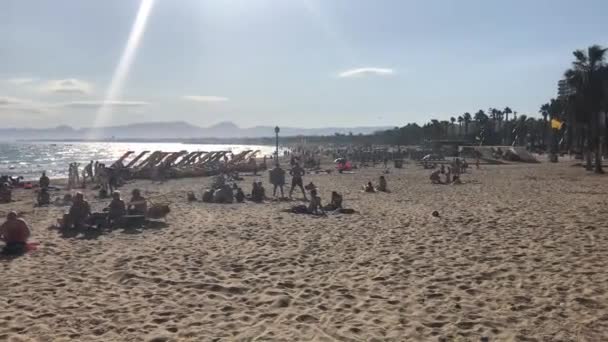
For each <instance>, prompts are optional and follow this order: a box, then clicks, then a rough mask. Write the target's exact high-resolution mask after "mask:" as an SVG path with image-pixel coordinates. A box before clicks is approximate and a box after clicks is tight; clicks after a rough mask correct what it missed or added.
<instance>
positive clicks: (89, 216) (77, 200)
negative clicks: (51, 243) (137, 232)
mask: <svg viewBox="0 0 608 342" xmlns="http://www.w3.org/2000/svg"><path fill="white" fill-rule="evenodd" d="M147 212H148V204H147V201H146V198H144V197H143V196H142V194H141V191H140V190H139V189H134V190H133V191H132V192H131V200H130V201H129V203H128V204H127V203H125V201H124V200H123V199H122V197H121V194H120V192H119V191H114V192H113V193H112V200H111V201H110V204H109V205H108V207H107V208H105V209H104V211H103V212H102V213H93V212H92V211H91V206H90V205H89V202H88V201H87V200H86V199H85V197H84V195H83V194H82V193H81V192H78V193H76V195H75V196H74V197H73V199H72V205H71V206H70V210H69V211H68V213H66V214H65V215H63V219H62V220H60V228H62V229H72V228H75V229H80V228H85V227H87V226H94V225H97V226H104V225H105V226H110V227H116V226H119V225H120V224H122V223H123V218H125V217H126V216H127V215H129V216H136V217H145V216H146V215H147Z"/></svg>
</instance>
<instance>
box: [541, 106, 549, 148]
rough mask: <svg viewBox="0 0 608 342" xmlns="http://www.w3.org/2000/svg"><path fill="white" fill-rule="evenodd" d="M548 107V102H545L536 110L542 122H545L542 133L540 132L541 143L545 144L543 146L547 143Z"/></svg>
mask: <svg viewBox="0 0 608 342" xmlns="http://www.w3.org/2000/svg"><path fill="white" fill-rule="evenodd" d="M549 108H550V105H549V103H545V104H543V105H542V106H540V110H539V111H538V112H539V113H540V115H542V116H543V122H544V123H545V126H544V128H543V134H542V136H543V145H545V146H546V144H547V127H548V125H547V117H548V116H549Z"/></svg>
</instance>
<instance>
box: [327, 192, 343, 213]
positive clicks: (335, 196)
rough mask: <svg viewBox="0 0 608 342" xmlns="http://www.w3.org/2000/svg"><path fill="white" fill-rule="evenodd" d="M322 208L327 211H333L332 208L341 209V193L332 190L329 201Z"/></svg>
mask: <svg viewBox="0 0 608 342" xmlns="http://www.w3.org/2000/svg"><path fill="white" fill-rule="evenodd" d="M323 209H324V210H327V211H334V210H338V209H342V195H340V194H339V193H338V192H336V191H332V192H331V202H329V204H328V205H326V206H325V207H324V208H323Z"/></svg>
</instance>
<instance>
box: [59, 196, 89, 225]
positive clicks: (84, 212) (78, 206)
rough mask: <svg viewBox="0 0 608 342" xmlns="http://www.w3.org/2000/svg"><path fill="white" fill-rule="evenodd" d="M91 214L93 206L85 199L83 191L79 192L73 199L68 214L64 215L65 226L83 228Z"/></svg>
mask: <svg viewBox="0 0 608 342" xmlns="http://www.w3.org/2000/svg"><path fill="white" fill-rule="evenodd" d="M90 215H91V206H89V202H87V201H86V200H85V199H84V195H83V194H82V192H77V193H76V196H74V198H73V200H72V206H71V207H70V211H69V212H68V214H66V215H64V217H63V226H64V228H72V227H74V228H82V227H84V225H85V223H86V221H87V220H88V218H89V216H90Z"/></svg>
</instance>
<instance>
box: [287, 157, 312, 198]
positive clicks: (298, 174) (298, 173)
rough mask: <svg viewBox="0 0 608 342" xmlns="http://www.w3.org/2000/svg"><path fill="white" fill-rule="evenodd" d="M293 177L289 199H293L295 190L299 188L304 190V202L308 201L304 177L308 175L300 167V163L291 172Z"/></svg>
mask: <svg viewBox="0 0 608 342" xmlns="http://www.w3.org/2000/svg"><path fill="white" fill-rule="evenodd" d="M289 174H290V175H291V189H289V198H291V196H292V194H293V189H294V188H295V187H296V186H297V187H299V188H300V190H302V195H303V196H304V200H305V201H308V198H307V197H306V191H305V190H304V180H303V179H302V177H303V176H304V174H306V171H305V170H304V169H303V168H302V167H301V166H300V163H297V162H296V163H295V164H294V167H293V168H292V169H291V170H290V171H289Z"/></svg>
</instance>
